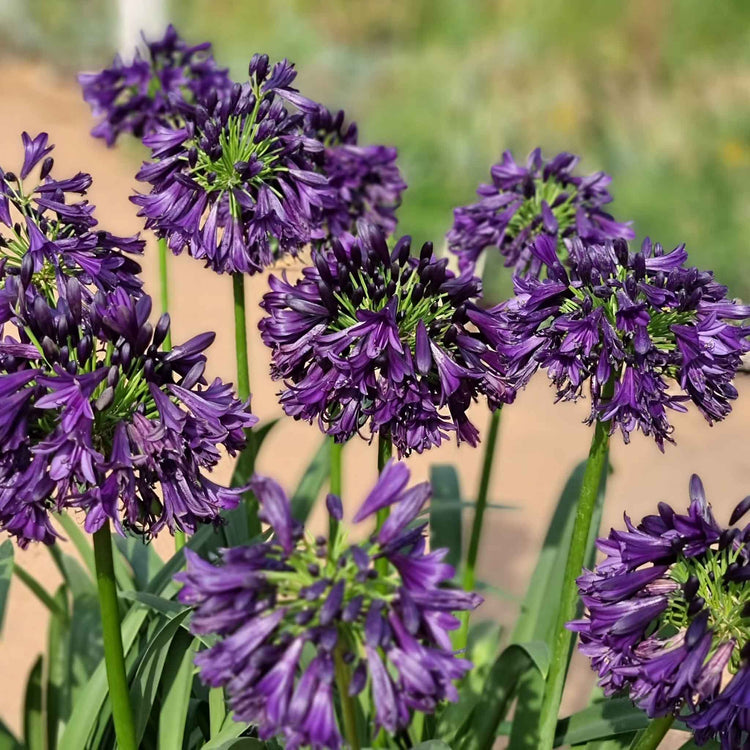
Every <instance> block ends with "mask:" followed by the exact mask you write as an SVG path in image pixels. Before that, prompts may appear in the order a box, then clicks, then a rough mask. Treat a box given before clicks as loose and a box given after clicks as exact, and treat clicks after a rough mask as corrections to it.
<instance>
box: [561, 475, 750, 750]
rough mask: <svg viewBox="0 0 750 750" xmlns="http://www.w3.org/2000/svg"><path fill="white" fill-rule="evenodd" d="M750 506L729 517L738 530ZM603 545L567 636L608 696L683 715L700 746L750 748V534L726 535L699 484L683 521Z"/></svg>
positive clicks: (670, 514)
mask: <svg viewBox="0 0 750 750" xmlns="http://www.w3.org/2000/svg"><path fill="white" fill-rule="evenodd" d="M748 510H750V498H746V499H745V500H743V501H742V502H741V503H740V504H739V506H737V509H736V510H735V512H734V513H733V514H732V517H731V519H730V524H736V523H738V522H739V521H740V520H741V519H742V517H743V516H744V515H745V514H746V513H747V511H748ZM625 525H626V529H625V530H614V529H613V530H612V531H611V532H610V534H609V537H608V538H607V539H600V540H599V542H598V546H599V549H600V550H601V551H602V552H603V553H604V555H605V558H604V560H603V561H602V562H601V563H600V564H599V565H597V567H596V569H595V570H594V571H585V572H584V574H583V575H582V576H581V577H580V578H579V579H578V587H579V591H580V594H581V598H582V600H583V603H584V605H585V607H586V613H585V616H584V618H583V619H582V620H578V621H576V622H573V623H570V625H569V628H570V629H572V630H574V631H576V632H578V634H579V636H580V650H581V651H582V652H583V653H584V654H585V655H586V656H588V657H589V658H590V659H591V665H592V667H593V669H595V670H596V671H597V672H598V674H599V684H600V685H601V686H602V687H603V688H604V692H605V693H606V694H607V695H613V694H615V693H617V692H620V691H627V692H628V693H629V695H630V697H631V698H632V699H633V701H634V702H635V703H636V704H637V705H638V706H640V707H641V708H643V709H644V710H645V711H646V712H647V713H648V715H649V716H651V717H655V716H666V715H668V714H677V713H679V712H680V711H683V714H682V718H683V720H684V721H685V722H686V723H687V724H688V726H690V727H691V728H692V729H693V730H694V731H695V737H696V741H697V743H698V744H704V743H705V742H707V741H708V740H709V739H711V738H714V737H715V738H716V739H717V740H720V741H721V743H722V745H721V746H722V748H723V749H724V750H736V749H737V748H746V747H748V743H750V605H749V602H750V596H749V592H750V589H749V585H750V584H748V581H750V525H746V526H745V527H744V528H740V527H736V526H730V527H729V528H723V527H722V526H720V525H719V524H718V523H717V522H716V519H715V518H714V516H713V514H712V512H711V507H710V505H709V504H708V503H707V502H706V497H705V494H704V491H703V485H702V483H701V481H700V479H699V478H698V477H697V476H695V475H694V476H693V477H692V479H691V480H690V506H689V508H688V512H687V513H686V514H680V513H677V512H675V511H674V510H673V509H672V508H671V507H670V506H669V505H667V504H666V503H659V508H658V514H657V515H650V516H646V517H645V518H643V520H642V521H641V522H640V523H639V524H638V525H637V526H636V525H634V524H633V523H632V522H631V520H630V519H629V518H628V517H627V515H626V516H625Z"/></svg>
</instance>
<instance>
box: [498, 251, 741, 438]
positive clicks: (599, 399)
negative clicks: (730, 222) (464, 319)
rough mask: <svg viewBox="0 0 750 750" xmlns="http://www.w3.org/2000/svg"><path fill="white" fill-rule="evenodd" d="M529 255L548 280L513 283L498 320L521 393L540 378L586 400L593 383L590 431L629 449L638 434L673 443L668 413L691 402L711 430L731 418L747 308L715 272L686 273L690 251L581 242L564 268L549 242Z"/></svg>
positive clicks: (505, 354)
mask: <svg viewBox="0 0 750 750" xmlns="http://www.w3.org/2000/svg"><path fill="white" fill-rule="evenodd" d="M533 253H534V255H535V257H537V258H538V259H539V260H540V262H542V263H544V264H545V265H546V266H547V278H546V279H545V280H543V281H542V280H539V279H537V278H534V277H527V278H521V277H516V279H515V291H516V296H515V297H514V298H512V299H511V300H509V301H507V302H505V303H503V304H501V305H499V306H498V308H496V309H495V311H494V312H495V313H496V315H497V317H498V318H499V319H500V320H501V321H502V323H501V328H502V329H503V331H504V334H503V338H504V341H503V343H502V344H501V346H500V348H499V351H500V354H501V357H502V359H503V361H504V363H505V366H506V368H507V372H508V378H509V380H510V381H511V383H513V385H514V386H515V387H522V386H524V385H526V383H527V382H528V381H529V379H530V378H531V376H532V375H533V374H534V373H535V372H536V370H538V369H539V368H540V367H541V368H544V369H546V370H547V373H548V376H549V378H550V380H551V381H552V383H553V384H554V385H555V387H556V388H557V395H558V398H559V399H565V400H571V399H576V398H578V397H579V396H580V395H581V392H582V390H583V387H584V384H585V383H587V382H588V384H589V390H590V394H591V414H590V417H589V420H588V421H589V423H591V422H593V421H594V420H600V421H603V422H610V423H611V431H612V432H614V430H615V429H616V428H619V429H620V431H621V432H622V435H623V438H624V439H625V442H626V443H627V442H628V441H629V437H630V433H631V432H632V431H634V430H636V429H640V430H641V431H642V432H643V433H644V434H646V435H653V437H654V440H655V441H656V443H657V445H658V446H659V447H660V448H661V449H663V447H664V441H665V440H667V441H669V442H673V440H672V437H671V433H672V430H673V428H672V425H671V424H670V422H669V420H668V418H667V409H668V408H669V409H674V410H677V411H685V406H684V402H686V401H692V402H693V403H694V404H695V406H696V407H697V408H698V409H699V410H700V412H701V413H702V414H703V416H704V417H705V418H706V420H707V421H708V422H709V424H713V423H714V422H716V421H719V420H722V419H724V417H726V416H727V414H729V412H730V411H731V406H730V401H731V400H733V399H735V398H736V397H737V391H736V389H735V387H734V386H733V384H732V380H733V379H734V376H735V373H736V371H737V368H738V367H739V365H740V362H741V356H742V354H743V353H745V352H746V351H748V349H750V345H749V344H748V339H747V335H748V333H749V332H750V329H749V328H747V327H746V326H744V325H742V324H738V323H737V322H738V321H744V320H746V319H747V318H748V316H750V308H748V307H747V306H744V305H739V304H737V303H736V302H734V301H732V300H730V299H728V298H727V290H726V287H724V286H721V285H720V284H717V283H716V281H714V278H713V274H711V273H710V272H704V271H699V270H698V269H697V268H690V267H687V266H685V261H686V260H687V253H686V252H685V248H684V246H682V245H681V246H679V247H677V248H675V249H674V250H672V251H671V252H669V253H665V252H664V250H663V248H662V246H661V245H659V244H658V243H657V244H652V243H651V241H650V240H648V239H646V240H645V241H644V243H643V246H642V248H641V251H640V252H636V253H631V252H629V250H628V246H627V243H626V242H625V241H624V240H616V241H615V242H614V243H606V244H604V245H587V246H584V245H583V243H581V242H580V241H579V240H573V241H571V242H570V243H569V268H567V269H566V268H565V267H563V265H562V263H561V262H560V261H559V259H558V257H557V254H556V252H555V240H554V239H553V238H551V237H547V236H542V237H539V238H538V239H537V240H536V242H535V243H534V245H533ZM675 385H676V386H678V387H679V388H680V389H681V391H682V393H681V394H680V393H675V391H674V389H673V388H672V386H675ZM612 388H613V390H614V392H613V393H609V392H608V390H609V389H612Z"/></svg>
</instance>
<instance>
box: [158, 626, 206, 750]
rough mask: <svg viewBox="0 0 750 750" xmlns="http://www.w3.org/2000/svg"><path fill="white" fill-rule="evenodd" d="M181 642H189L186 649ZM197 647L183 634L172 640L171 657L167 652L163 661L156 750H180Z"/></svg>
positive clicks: (192, 640)
mask: <svg viewBox="0 0 750 750" xmlns="http://www.w3.org/2000/svg"><path fill="white" fill-rule="evenodd" d="M185 639H187V640H188V641H189V644H188V646H187V648H184V647H183V641H184V640H185ZM198 644H199V641H198V639H191V638H190V636H188V635H187V634H186V633H183V634H181V636H178V637H177V638H175V643H174V644H173V646H172V651H174V652H175V653H174V654H173V653H172V652H170V654H169V658H168V659H167V664H166V667H165V668H164V677H163V678H162V685H163V688H164V699H163V701H162V705H161V711H160V712H159V741H158V747H159V750H182V742H183V738H184V735H185V722H186V719H187V714H188V707H189V705H190V693H191V689H192V686H193V674H194V672H195V666H194V665H193V659H194V658H195V653H196V651H197V650H198Z"/></svg>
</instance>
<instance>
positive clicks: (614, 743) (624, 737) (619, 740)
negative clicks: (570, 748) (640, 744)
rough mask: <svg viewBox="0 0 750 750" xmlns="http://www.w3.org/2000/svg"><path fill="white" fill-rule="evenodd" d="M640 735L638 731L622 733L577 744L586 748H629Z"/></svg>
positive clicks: (624, 749)
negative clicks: (607, 738)
mask: <svg viewBox="0 0 750 750" xmlns="http://www.w3.org/2000/svg"><path fill="white" fill-rule="evenodd" d="M637 736H638V732H630V733H628V734H620V735H618V736H617V737H612V738H611V739H609V740H592V741H591V742H587V743H586V744H585V745H576V747H579V748H585V750H628V748H629V747H630V745H631V743H632V742H633V740H634V739H635V738H636V737H637Z"/></svg>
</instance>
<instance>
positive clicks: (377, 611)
mask: <svg viewBox="0 0 750 750" xmlns="http://www.w3.org/2000/svg"><path fill="white" fill-rule="evenodd" d="M408 483H409V470H408V469H407V468H406V466H405V465H404V464H400V463H395V462H393V461H391V462H389V463H388V464H387V465H386V467H385V468H384V469H383V472H382V474H381V476H380V478H379V480H378V483H377V484H376V485H375V487H374V488H373V490H372V492H371V493H370V494H369V495H368V497H367V498H366V500H365V501H364V503H363V505H362V506H361V508H360V509H359V511H358V512H357V514H356V515H355V517H354V522H355V523H356V522H360V521H364V520H366V519H368V518H371V517H372V516H373V514H375V513H376V511H377V510H379V509H381V508H385V507H390V509H391V513H390V516H389V517H388V520H387V521H386V522H385V523H384V524H383V526H382V527H381V528H380V529H379V530H378V531H376V532H375V534H373V535H372V536H371V537H370V538H369V539H368V540H367V541H365V542H363V543H362V544H358V545H351V546H347V545H346V544H345V542H344V538H343V535H341V534H339V535H337V537H336V538H335V539H332V540H328V541H326V539H325V538H323V537H317V538H315V539H312V538H311V537H306V536H305V534H304V532H303V529H302V527H301V525H300V524H298V523H296V522H295V521H294V520H293V518H292V513H291V505H290V502H289V499H288V498H287V496H286V494H285V493H284V491H283V490H282V489H281V487H279V485H278V484H276V482H274V481H273V480H272V479H266V478H263V477H257V476H256V477H255V478H254V479H253V481H252V489H253V492H254V493H255V495H256V497H257V498H258V501H259V503H260V508H261V513H262V516H263V518H264V520H265V521H266V522H267V523H269V524H270V525H271V527H272V529H273V531H274V537H273V538H272V539H271V540H270V541H268V542H266V543H260V544H256V545H253V546H248V547H235V548H233V549H225V550H222V551H221V552H220V557H219V560H218V561H217V562H218V564H217V565H212V564H211V563H209V562H207V561H205V560H202V559H201V558H200V557H198V556H197V555H195V554H193V553H191V552H188V553H187V560H188V564H187V571H186V572H185V573H180V574H179V575H178V576H176V578H177V580H179V581H181V582H182V583H183V584H184V587H183V589H182V590H181V592H180V594H179V598H180V601H181V602H183V603H184V604H188V605H190V606H192V607H195V611H194V613H193V618H192V621H191V628H192V630H193V632H194V633H196V634H199V635H215V636H218V641H217V642H216V643H215V645H213V646H211V647H210V648H208V649H206V650H204V651H202V652H201V653H200V654H199V655H198V656H197V658H196V664H197V665H198V667H199V668H200V676H201V679H202V680H203V681H204V682H205V683H207V684H208V685H211V686H222V687H224V688H225V689H226V691H227V695H228V700H229V705H230V707H231V708H232V710H233V711H234V717H235V719H236V720H238V721H247V722H252V723H253V724H255V725H256V726H257V728H258V734H259V736H260V738H261V739H268V738H270V737H272V736H275V735H283V736H284V737H285V740H286V747H287V748H292V750H294V748H299V747H302V746H311V747H316V748H339V747H340V746H341V730H340V728H339V727H340V726H341V725H340V724H339V722H338V720H337V717H336V710H335V703H334V692H335V691H336V690H339V689H343V688H344V686H345V685H348V693H349V695H350V696H355V695H357V694H359V693H361V692H362V691H364V690H368V689H369V691H370V694H371V697H372V699H371V701H369V702H368V705H372V706H373V708H374V715H373V717H372V718H373V724H374V728H375V731H377V729H378V728H383V729H384V730H385V731H387V732H388V733H390V734H395V733H396V732H397V731H399V730H401V729H404V728H405V727H407V726H408V724H409V722H410V720H411V716H410V714H411V712H412V711H421V712H423V713H432V712H433V711H434V710H435V708H436V707H437V705H438V704H439V703H441V702H442V701H445V700H449V701H455V700H457V698H458V693H457V690H456V687H455V685H454V682H455V681H456V680H458V679H460V678H462V677H463V676H464V675H465V674H466V672H467V671H468V670H469V669H470V668H471V664H470V663H469V662H468V661H466V660H465V659H462V658H459V657H457V656H456V655H455V654H454V653H453V651H452V649H451V642H450V637H449V631H451V630H453V629H455V628H457V627H458V625H459V621H458V619H457V618H456V617H455V616H454V614H453V613H454V612H459V611H467V610H471V609H474V608H475V607H477V606H478V605H479V604H480V603H481V601H482V600H481V598H480V597H479V596H477V595H476V594H472V593H468V592H465V591H462V590H460V589H455V588H450V587H448V586H447V585H446V583H447V582H448V581H449V580H450V579H451V578H452V577H453V575H454V570H453V568H452V567H451V566H450V565H447V564H446V563H445V562H443V559H444V557H445V554H446V552H447V550H433V551H431V552H427V551H426V541H427V540H426V537H425V533H424V530H425V525H424V524H422V525H416V526H415V525H414V523H415V521H416V520H417V517H418V515H419V514H420V512H421V510H422V508H423V506H424V504H425V503H426V502H427V500H428V499H429V496H430V486H429V484H426V483H425V484H420V485H417V486H414V487H411V488H408V487H407V485H408ZM328 505H329V507H331V508H333V509H334V513H335V515H336V517H337V518H338V516H339V515H340V513H339V509H340V507H341V501H340V500H339V499H338V498H335V499H334V500H332V501H331V502H329V504H328ZM329 545H332V547H331V548H329ZM378 562H379V563H380V564H376V563H378ZM383 563H385V565H386V569H385V570H384V569H383ZM303 649H304V651H305V652H306V654H307V656H306V658H302V654H303ZM337 670H338V672H339V674H341V673H342V672H343V673H344V674H345V675H346V677H345V679H344V680H342V679H339V680H338V682H337V683H336V685H335V686H334V676H335V672H336V671H337Z"/></svg>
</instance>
